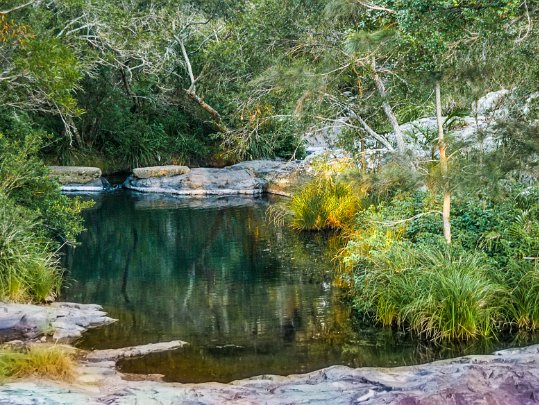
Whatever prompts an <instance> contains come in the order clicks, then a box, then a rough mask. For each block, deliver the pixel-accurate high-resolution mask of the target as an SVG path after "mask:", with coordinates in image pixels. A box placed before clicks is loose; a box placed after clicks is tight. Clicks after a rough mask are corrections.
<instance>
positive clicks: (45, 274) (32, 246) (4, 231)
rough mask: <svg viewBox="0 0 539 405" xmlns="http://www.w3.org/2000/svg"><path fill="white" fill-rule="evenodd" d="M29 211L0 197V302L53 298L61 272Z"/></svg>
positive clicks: (58, 284)
mask: <svg viewBox="0 0 539 405" xmlns="http://www.w3.org/2000/svg"><path fill="white" fill-rule="evenodd" d="M40 225H41V224H40V223H39V220H38V219H37V218H36V217H35V215H33V214H32V212H31V211H29V210H26V209H23V208H21V207H19V206H16V205H15V204H13V203H12V202H11V201H10V200H9V199H8V198H6V197H5V196H2V195H1V194H0V299H1V300H7V301H32V300H35V301H43V300H45V298H47V297H54V296H55V295H56V294H57V292H58V290H59V288H60V283H61V272H60V270H59V267H58V263H57V260H56V258H55V256H54V254H53V252H52V249H51V244H50V242H49V240H48V239H46V238H45V237H44V236H43V235H42V232H41V229H40Z"/></svg>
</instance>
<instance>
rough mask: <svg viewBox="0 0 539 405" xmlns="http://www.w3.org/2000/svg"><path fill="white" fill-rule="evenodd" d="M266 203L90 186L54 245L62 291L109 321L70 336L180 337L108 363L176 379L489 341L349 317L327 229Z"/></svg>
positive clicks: (419, 356)
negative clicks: (180, 343)
mask: <svg viewBox="0 0 539 405" xmlns="http://www.w3.org/2000/svg"><path fill="white" fill-rule="evenodd" d="M267 206H268V201H267V200H264V199H250V198H208V199H186V198H173V197H163V196H161V197H160V196H155V195H141V194H138V193H130V192H127V191H118V192H113V193H109V194H104V195H102V196H100V197H99V200H98V201H97V204H96V206H95V207H94V208H93V209H90V210H87V211H86V212H85V219H86V228H87V229H88V230H87V231H86V232H85V233H84V234H83V235H81V237H80V243H81V245H80V246H79V247H77V248H75V249H70V250H69V251H68V252H67V253H66V257H65V261H66V266H67V268H68V273H67V278H68V283H67V287H66V288H65V289H64V292H63V297H62V298H63V299H64V300H69V301H74V302H81V303H97V304H100V305H103V307H104V308H105V310H106V311H108V313H109V314H110V316H112V317H114V318H117V319H119V321H118V322H117V323H115V324H112V325H109V326H107V327H104V328H99V329H94V330H91V331H89V332H87V333H86V334H85V335H84V337H83V338H82V339H81V340H80V341H79V342H78V346H80V347H82V348H87V349H107V348H117V347H125V346H131V345H138V344H146V343H155V342H164V341H170V340H176V339H180V340H184V341H187V342H188V343H189V346H188V347H187V348H183V349H180V350H176V351H172V352H168V353H162V354H154V355H149V356H145V357H143V358H139V359H132V360H126V361H123V362H121V363H120V368H121V370H122V371H125V372H132V373H159V374H164V375H165V379H166V380H168V381H180V382H204V381H221V382H228V381H232V380H235V379H239V378H244V377H251V376H255V375H260V374H281V375H286V374H293V373H303V372H309V371H313V370H316V369H319V368H322V367H326V366H330V365H335V364H343V365H349V366H353V367H361V366H394V365H405V364H416V363H420V362H426V361H431V360H434V359H439V358H444V357H451V356H456V355H458V354H462V353H463V352H464V350H466V351H468V352H475V353H478V352H479V353H481V352H488V351H490V350H492V347H491V346H489V345H487V346H479V347H477V346H476V347H469V346H468V347H467V348H466V349H462V348H459V347H452V348H436V349H434V348H432V347H431V348H428V347H427V348H425V347H424V346H422V345H420V344H419V343H418V342H414V341H412V340H409V339H406V338H403V337H402V336H400V335H399V334H397V333H395V332H392V331H388V330H377V329H365V328H357V327H356V328H354V327H353V326H352V325H353V322H351V318H350V312H349V308H348V307H347V306H346V305H345V304H343V303H342V297H341V295H340V292H339V291H338V290H337V289H336V288H335V287H333V286H332V285H331V277H332V274H331V273H332V268H333V267H334V263H332V261H331V258H332V256H333V251H332V250H331V249H330V248H329V247H328V244H329V243H328V240H327V239H326V238H325V237H324V236H322V235H319V234H297V233H294V232H291V231H289V230H288V229H286V228H284V227H279V226H275V225H274V224H273V223H271V221H268V220H267V219H266V216H265V212H266V208H267ZM499 346H500V345H498V347H499Z"/></svg>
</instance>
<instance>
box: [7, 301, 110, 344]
mask: <svg viewBox="0 0 539 405" xmlns="http://www.w3.org/2000/svg"><path fill="white" fill-rule="evenodd" d="M113 322H116V319H112V318H109V317H108V316H107V314H106V313H105V312H104V311H103V308H102V307H101V306H100V305H93V304H75V303H70V302H55V303H52V304H50V305H31V304H6V303H1V304H0V341H3V342H5V341H8V340H13V339H24V340H28V339H38V338H41V337H43V336H45V337H47V336H50V337H52V339H53V340H54V341H56V342H71V341H73V340H75V339H77V338H79V337H80V336H81V335H82V333H83V332H85V331H86V330H88V329H90V328H95V327H98V326H104V325H108V324H110V323H113Z"/></svg>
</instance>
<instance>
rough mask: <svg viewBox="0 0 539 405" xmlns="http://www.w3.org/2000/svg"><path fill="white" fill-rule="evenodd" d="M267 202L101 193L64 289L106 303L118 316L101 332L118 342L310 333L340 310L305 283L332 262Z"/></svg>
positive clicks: (320, 244) (319, 244) (324, 292)
mask: <svg viewBox="0 0 539 405" xmlns="http://www.w3.org/2000/svg"><path fill="white" fill-rule="evenodd" d="M145 206H146V207H148V208H151V207H152V204H145ZM264 210H265V207H264V206H248V207H242V208H221V209H201V210H195V209H184V208H179V209H166V208H163V209H136V207H135V204H134V201H133V200H132V199H131V198H130V197H129V196H128V195H127V194H117V195H113V196H110V197H108V198H105V199H104V201H103V206H102V208H101V209H99V210H93V211H90V212H88V213H87V218H88V221H87V223H86V226H87V228H88V232H86V233H85V234H84V235H83V238H82V243H83V246H81V247H79V248H78V250H77V251H76V252H75V253H76V254H73V252H70V253H69V255H68V261H70V262H72V263H71V264H70V267H71V268H73V269H74V272H73V273H72V274H71V275H72V276H73V277H74V278H75V279H76V280H77V281H78V282H77V283H75V284H72V288H71V289H70V291H69V293H68V297H69V299H73V300H79V301H84V302H97V303H101V304H104V305H106V306H107V309H109V310H110V309H112V308H113V311H112V313H113V315H115V316H117V317H119V318H121V322H120V323H119V324H117V325H115V326H113V327H111V328H109V329H108V332H107V333H108V334H109V336H107V339H109V340H112V341H115V340H117V341H118V344H120V343H119V341H120V340H122V339H124V340H126V339H127V342H128V343H129V344H134V343H146V342H147V341H143V340H146V339H150V338H152V339H154V340H155V338H160V339H165V338H183V339H186V340H188V339H200V340H204V341H208V340H210V341H215V342H225V343H226V342H228V340H230V339H233V340H235V341H239V342H240V343H242V344H248V343H249V342H250V341H251V340H252V339H255V340H260V339H262V340H263V339H275V338H278V339H281V340H282V341H287V340H294V341H295V340H298V341H306V340H309V339H312V338H313V337H317V336H319V335H320V334H321V333H324V331H325V330H327V328H328V323H331V322H332V319H333V318H334V317H335V314H331V311H335V310H336V309H335V308H340V307H339V306H338V305H336V303H335V302H334V301H332V300H333V298H332V291H331V289H324V288H322V287H321V285H320V283H318V282H313V283H309V281H312V280H315V278H314V276H313V273H316V274H321V273H324V272H325V271H327V269H328V267H329V266H330V264H329V262H328V261H326V260H325V258H324V257H323V249H324V241H323V240H316V239H315V238H314V237H311V236H305V235H297V234H293V233H290V232H288V230H286V229H283V228H277V227H274V226H273V225H272V224H268V223H266V222H265V214H264ZM339 310H340V309H339ZM96 333H99V332H97V331H96ZM102 333H104V332H102ZM129 334H132V335H133V336H132V337H126V335H129ZM96 340H97V336H96ZM96 344H97V343H96Z"/></svg>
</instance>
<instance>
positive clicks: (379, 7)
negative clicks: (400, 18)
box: [357, 0, 397, 14]
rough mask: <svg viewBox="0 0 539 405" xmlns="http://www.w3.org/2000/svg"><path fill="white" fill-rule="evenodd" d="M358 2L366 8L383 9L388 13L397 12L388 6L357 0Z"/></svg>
mask: <svg viewBox="0 0 539 405" xmlns="http://www.w3.org/2000/svg"><path fill="white" fill-rule="evenodd" d="M357 2H358V3H359V4H361V5H362V6H363V7H365V8H368V9H370V10H376V11H385V12H387V13H390V14H396V13H397V12H396V11H395V10H392V9H390V8H386V7H382V6H377V5H376V4H371V3H367V2H366V1H362V0H358V1H357Z"/></svg>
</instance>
